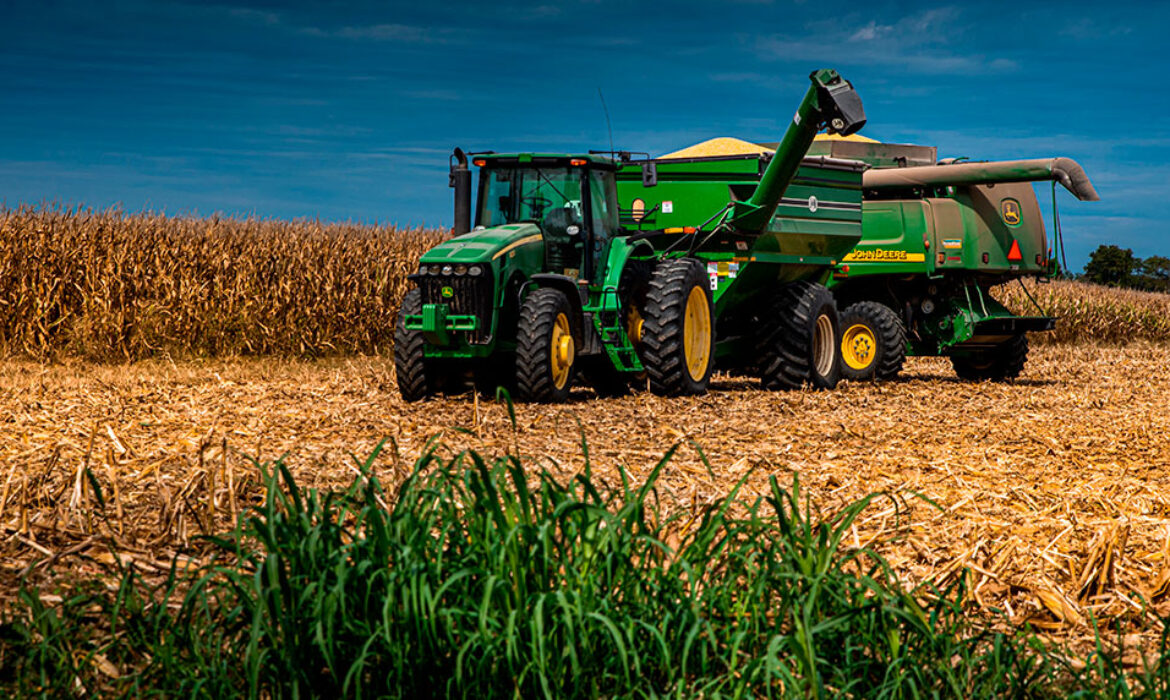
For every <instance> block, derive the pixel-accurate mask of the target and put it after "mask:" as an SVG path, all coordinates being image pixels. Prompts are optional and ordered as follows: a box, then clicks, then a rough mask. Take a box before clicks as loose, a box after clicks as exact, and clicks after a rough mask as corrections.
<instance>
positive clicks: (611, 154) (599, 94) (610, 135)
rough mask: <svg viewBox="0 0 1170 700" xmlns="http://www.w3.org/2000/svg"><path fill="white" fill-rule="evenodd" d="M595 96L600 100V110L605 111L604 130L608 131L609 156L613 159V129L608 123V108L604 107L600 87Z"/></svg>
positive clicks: (603, 97)
mask: <svg viewBox="0 0 1170 700" xmlns="http://www.w3.org/2000/svg"><path fill="white" fill-rule="evenodd" d="M597 96H598V97H600V98H601V109H602V110H604V111H605V128H606V130H607V131H609V155H610V157H611V158H612V157H613V153H614V151H613V127H612V126H610V123H609V107H606V106H605V95H603V94H601V87H600V86H598V88H597Z"/></svg>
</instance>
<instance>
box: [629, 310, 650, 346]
mask: <svg viewBox="0 0 1170 700" xmlns="http://www.w3.org/2000/svg"><path fill="white" fill-rule="evenodd" d="M645 323H646V321H645V320H644V319H643V318H642V314H640V313H638V307H636V306H633V307H630V313H629V315H628V316H626V335H628V336H630V342H632V343H633V344H634V345H637V344H638V343H641V342H642V326H643V325H644V324H645Z"/></svg>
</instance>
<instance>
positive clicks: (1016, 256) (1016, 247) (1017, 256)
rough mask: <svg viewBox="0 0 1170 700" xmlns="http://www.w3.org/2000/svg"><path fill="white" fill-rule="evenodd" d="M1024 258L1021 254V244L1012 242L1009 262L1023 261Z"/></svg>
mask: <svg viewBox="0 0 1170 700" xmlns="http://www.w3.org/2000/svg"><path fill="white" fill-rule="evenodd" d="M1023 259H1024V256H1023V254H1021V253H1020V242H1019V241H1012V248H1011V250H1009V251H1008V260H1016V261H1019V260H1023Z"/></svg>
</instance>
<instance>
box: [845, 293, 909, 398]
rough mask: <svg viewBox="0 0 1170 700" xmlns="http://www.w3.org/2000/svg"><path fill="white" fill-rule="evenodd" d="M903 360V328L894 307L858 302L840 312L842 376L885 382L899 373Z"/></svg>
mask: <svg viewBox="0 0 1170 700" xmlns="http://www.w3.org/2000/svg"><path fill="white" fill-rule="evenodd" d="M905 362H906V331H905V330H904V329H903V328H902V319H900V318H898V314H896V313H894V311H893V309H891V308H890V307H888V306H886V305H885V304H879V303H878V302H875V301H859V302H857V303H856V304H851V305H850V306H848V307H846V309H845V310H844V311H842V312H841V376H843V377H844V378H845V379H851V380H854V381H859V380H860V381H867V380H871V379H876V380H878V381H884V380H887V379H893V378H894V377H896V376H898V374H899V373H900V372H901V371H902V365H903V364H904V363H905Z"/></svg>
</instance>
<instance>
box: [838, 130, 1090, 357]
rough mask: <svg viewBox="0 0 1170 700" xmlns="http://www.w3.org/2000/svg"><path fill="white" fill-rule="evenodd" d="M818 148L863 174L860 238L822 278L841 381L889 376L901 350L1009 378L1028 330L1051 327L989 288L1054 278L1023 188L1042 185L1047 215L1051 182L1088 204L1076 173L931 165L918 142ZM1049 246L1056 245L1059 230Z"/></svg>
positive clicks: (1024, 350)
mask: <svg viewBox="0 0 1170 700" xmlns="http://www.w3.org/2000/svg"><path fill="white" fill-rule="evenodd" d="M818 146H819V147H820V148H822V149H823V150H824V151H825V152H827V153H832V154H834V155H837V156H838V157H848V158H853V159H857V160H862V161H864V162H867V163H869V164H870V165H871V166H873V167H872V168H871V169H870V170H868V171H866V173H865V175H864V178H863V187H864V193H865V201H864V207H863V214H862V231H863V236H862V239H861V242H860V243H859V244H858V245H857V247H856V248H855V249H854V250H853V251H852V252H851V253H849V255H847V256H845V257H844V258H842V260H841V261H840V262H839V263H838V264H837V266H836V267H835V268H834V270H833V274H832V277H831V278H830V279H829V280H828V281H827V284H828V286H829V288H830V289H832V290H833V294H834V295H835V296H836V298H837V303H838V304H839V305H841V307H842V309H843V311H842V314H841V319H842V320H841V325H842V328H843V331H842V336H841V360H842V373H843V375H844V376H845V377H847V378H850V379H863V380H864V379H879V380H882V379H889V378H892V377H894V376H896V375H897V374H898V373H899V372H900V371H901V368H902V363H903V360H904V357H905V355H906V354H910V355H944V356H948V357H949V358H950V360H951V364H952V365H953V367H954V370H955V372H956V374H958V376H959V377H960V378H962V379H967V380H987V379H990V380H1010V379H1014V378H1016V377H1017V376H1019V374H1020V372H1021V371H1022V370H1023V368H1024V364H1025V362H1026V361H1027V356H1028V336H1027V334H1028V333H1029V332H1032V331H1046V330H1051V329H1052V328H1054V327H1055V323H1056V319H1054V318H1051V317H1049V316H1048V315H1046V314H1045V313H1044V312H1043V310H1042V309H1040V307H1039V305H1036V304H1034V306H1035V309H1036V312H1037V313H1036V314H1035V315H1031V316H1017V315H1015V314H1014V313H1012V312H1011V311H1009V310H1008V309H1007V308H1005V307H1004V306H1003V304H1001V303H999V302H998V301H997V300H996V299H995V298H994V297H993V296H992V295H991V294H990V289H991V288H992V287H993V286H996V285H1000V284H1004V283H1005V282H1011V281H1013V280H1022V279H1023V278H1025V277H1032V278H1036V279H1038V280H1042V281H1046V280H1047V279H1048V278H1050V277H1051V276H1053V275H1054V274H1056V271H1057V264H1056V258H1055V255H1054V251H1050V250H1049V248H1048V239H1047V236H1046V232H1045V226H1044V222H1043V220H1042V219H1041V216H1040V207H1039V204H1038V202H1037V199H1036V193H1035V191H1034V189H1033V187H1032V185H1031V184H1030V183H1032V182H1035V181H1052V183H1053V189H1052V198H1053V199H1052V201H1053V208H1054V211H1055V209H1056V184H1057V183H1060V184H1061V185H1063V186H1064V187H1065V188H1066V189H1068V191H1069V192H1071V193H1072V194H1073V196H1075V197H1076V198H1077V199H1080V200H1086V201H1096V200H1097V199H1098V197H1097V193H1096V191H1095V190H1094V189H1093V185H1092V184H1091V183H1090V182H1089V179H1088V177H1087V176H1086V175H1085V172H1084V170H1083V169H1082V168H1081V167H1080V166H1079V165H1078V164H1077V163H1076V162H1074V161H1073V160H1071V159H1068V158H1047V159H1037V160H1020V161H1003V162H957V161H944V162H941V163H935V162H934V158H933V155H934V153H933V152H934V149H933V148H924V147H921V146H902V145H896V144H882V143H872V144H865V143H859V142H857V141H851V142H845V141H825V142H822V143H820V144H818ZM924 156H925V157H924ZM1057 222H1059V218H1057ZM1054 241H1055V242H1056V243H1058V244H1060V245H1062V243H1060V233H1059V224H1057V228H1056V229H1055V236H1054Z"/></svg>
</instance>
